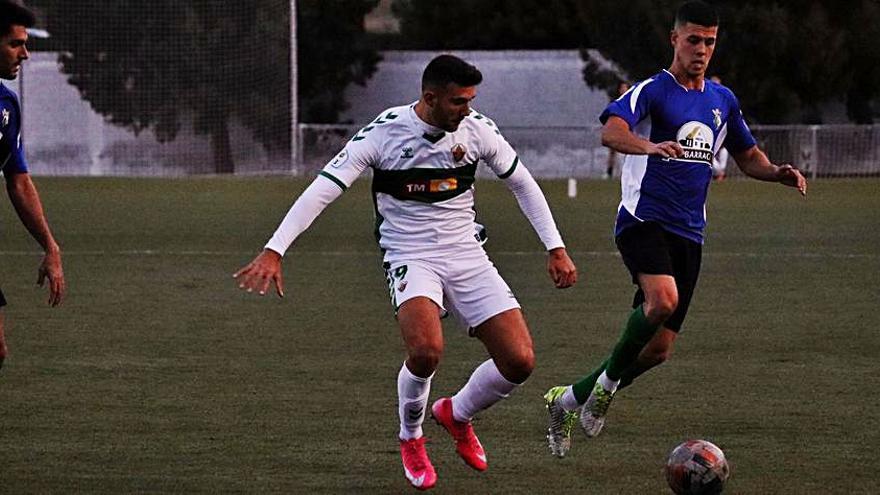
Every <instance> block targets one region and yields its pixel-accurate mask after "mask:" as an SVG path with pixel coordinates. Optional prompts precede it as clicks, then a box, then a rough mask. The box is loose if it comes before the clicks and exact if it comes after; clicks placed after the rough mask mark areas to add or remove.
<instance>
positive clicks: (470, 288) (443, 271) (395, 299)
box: [385, 249, 520, 330]
mask: <svg viewBox="0 0 880 495" xmlns="http://www.w3.org/2000/svg"><path fill="white" fill-rule="evenodd" d="M385 279H386V281H387V282H388V290H389V293H390V295H391V305H392V306H394V312H395V313H397V310H398V308H400V306H401V305H402V304H403V303H404V302H406V301H408V300H410V299H412V298H414V297H427V298H428V299H430V300H432V301H434V302H435V303H436V304H437V306H440V308H441V309H442V310H444V311H448V312H451V313H453V314H454V315H455V316H456V317H457V318H458V320H459V321H460V322H461V323H462V324H463V325H466V327H467V328H468V329H469V330H470V329H473V328H476V327H477V326H478V325H480V324H481V323H483V322H485V321H486V320H488V319H489V318H491V317H493V316H495V315H497V314H499V313H503V312H504V311H507V310H509V309H514V308H519V307H520V306H519V302H518V301H517V300H516V296H514V295H513V291H511V290H510V287H508V285H507V282H505V281H504V279H502V278H501V275H499V274H498V270H497V269H496V268H495V265H493V264H492V262H491V261H490V260H489V257H488V256H487V255H486V252H485V251H483V250H482V249H469V250H467V252H462V253H461V255H459V256H449V257H444V258H430V259H418V260H409V261H404V260H401V261H395V262H393V263H390V264H386V268H385Z"/></svg>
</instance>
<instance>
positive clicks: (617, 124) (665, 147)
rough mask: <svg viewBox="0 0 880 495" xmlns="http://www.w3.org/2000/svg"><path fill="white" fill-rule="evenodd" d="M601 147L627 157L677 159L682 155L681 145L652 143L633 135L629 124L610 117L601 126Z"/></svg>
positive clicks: (612, 116) (665, 142) (672, 142)
mask: <svg viewBox="0 0 880 495" xmlns="http://www.w3.org/2000/svg"><path fill="white" fill-rule="evenodd" d="M602 145H603V146H607V147H609V148H611V149H613V150H614V151H617V152H619V153H624V154H627V155H659V156H662V157H664V158H677V157H680V156H682V155H683V154H684V150H683V149H682V147H681V145H680V144H678V143H676V142H675V141H664V142H662V143H652V142H651V141H648V140H647V139H645V138H642V137H639V136H637V135H635V134H634V133H633V132H632V130H631V129H630V127H629V124H628V123H627V122H626V121H625V120H623V119H622V118H620V117H618V116H616V115H611V116H609V117H608V120H607V121H606V122H605V125H603V126H602Z"/></svg>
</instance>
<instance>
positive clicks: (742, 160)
mask: <svg viewBox="0 0 880 495" xmlns="http://www.w3.org/2000/svg"><path fill="white" fill-rule="evenodd" d="M733 159H734V160H736V165H737V166H738V167H739V169H740V170H742V171H743V173H745V174H746V175H748V176H749V177H753V178H755V179H758V180H764V181H769V182H779V183H782V184H784V185H786V186H789V187H795V188H797V190H798V191H800V193H801V195H803V196H806V195H807V179H806V178H804V176H803V175H802V174H801V173H800V171H799V170H798V169H796V168H794V167H793V166H791V165H789V164H784V165H775V164H773V163H772V162H771V161H770V159H769V158H767V155H766V154H764V152H763V151H761V150H760V149H759V148H758V147H757V146H752V147H750V148H748V149H746V150H744V151H740V152H737V153H733Z"/></svg>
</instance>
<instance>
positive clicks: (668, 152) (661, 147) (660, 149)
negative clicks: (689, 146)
mask: <svg viewBox="0 0 880 495" xmlns="http://www.w3.org/2000/svg"><path fill="white" fill-rule="evenodd" d="M648 154H649V155H659V156H662V157H663V158H678V157H680V156H683V155H684V148H682V147H681V145H680V144H678V143H676V142H675V141H663V142H662V143H651V146H650V148H649V149H648Z"/></svg>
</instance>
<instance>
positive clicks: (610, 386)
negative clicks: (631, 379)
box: [598, 371, 620, 393]
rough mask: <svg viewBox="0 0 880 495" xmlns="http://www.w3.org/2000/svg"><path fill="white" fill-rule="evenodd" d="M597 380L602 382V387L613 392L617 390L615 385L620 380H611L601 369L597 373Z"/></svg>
mask: <svg viewBox="0 0 880 495" xmlns="http://www.w3.org/2000/svg"><path fill="white" fill-rule="evenodd" d="M598 382H599V383H600V384H602V388H604V389H605V390H607V391H609V392H611V393H614V392H616V391H617V385H618V384H619V383H620V380H612V379H610V378H608V375H606V374H605V372H604V371H603V372H602V374H601V375H599V380H598Z"/></svg>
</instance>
